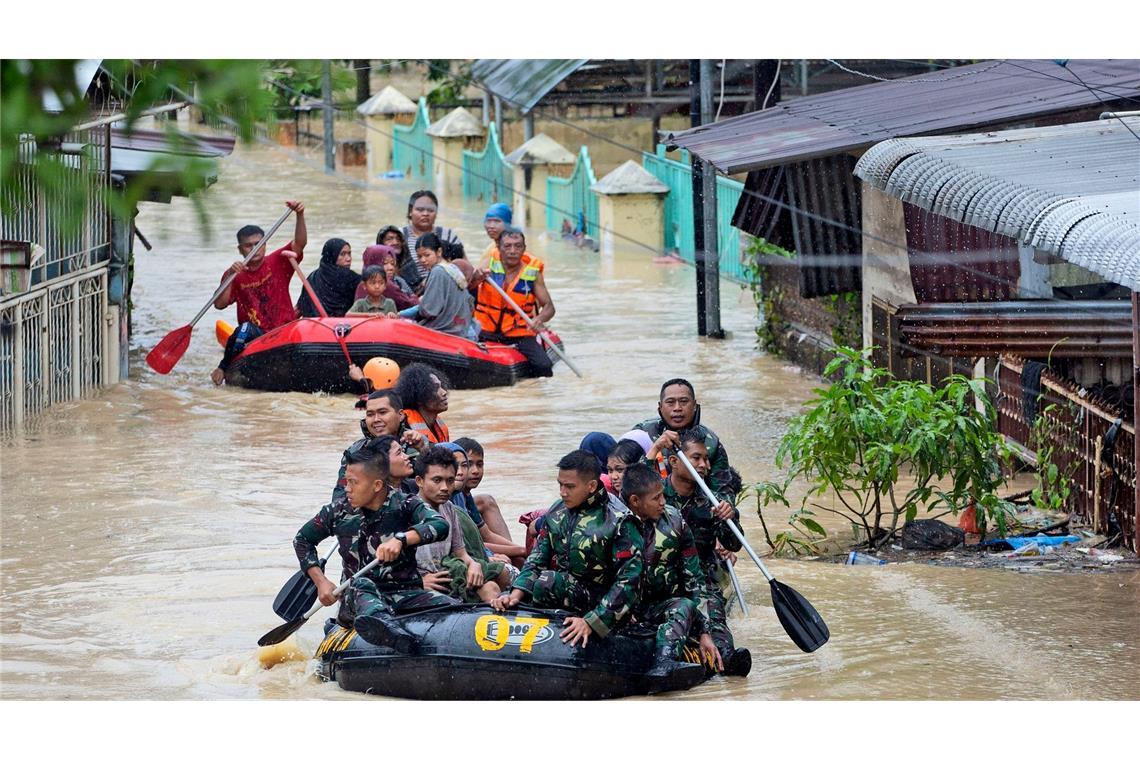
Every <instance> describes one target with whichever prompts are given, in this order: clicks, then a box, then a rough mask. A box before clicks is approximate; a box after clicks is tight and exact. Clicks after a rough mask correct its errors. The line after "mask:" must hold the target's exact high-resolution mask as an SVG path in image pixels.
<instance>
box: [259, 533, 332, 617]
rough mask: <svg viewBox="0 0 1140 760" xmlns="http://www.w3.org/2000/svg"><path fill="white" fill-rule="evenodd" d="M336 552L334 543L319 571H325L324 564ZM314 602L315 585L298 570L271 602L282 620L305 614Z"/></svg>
mask: <svg viewBox="0 0 1140 760" xmlns="http://www.w3.org/2000/svg"><path fill="white" fill-rule="evenodd" d="M336 550H337V545H336V543H335V542H334V543H333V548H332V550H330V551H329V553H328V554H326V555H325V558H324V559H323V560H321V570H324V569H325V563H326V562H328V561H329V557H331V556H332V555H333V552H335V551H336ZM315 601H317V584H315V583H313V579H312V578H310V577H309V574H308V573H303V572H301V571H300V570H298V571H297V572H295V573H293V577H292V578H290V579H289V580H287V581H285V585H284V586H282V587H281V590H280V591H278V592H277V598H276V599H274V600H273V611H274V612H276V613H277V617H279V618H281V619H282V620H293V619H295V618H297V617H298V616H300V615H303V614H305V610H307V609H309V608H310V607H312V606H313V602H315Z"/></svg>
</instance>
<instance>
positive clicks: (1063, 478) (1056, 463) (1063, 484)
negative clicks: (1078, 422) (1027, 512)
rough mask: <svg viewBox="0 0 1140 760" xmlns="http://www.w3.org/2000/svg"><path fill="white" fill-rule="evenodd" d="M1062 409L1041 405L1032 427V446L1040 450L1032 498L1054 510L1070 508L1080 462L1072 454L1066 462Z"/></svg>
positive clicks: (1030, 439)
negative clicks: (1042, 407) (1062, 443)
mask: <svg viewBox="0 0 1140 760" xmlns="http://www.w3.org/2000/svg"><path fill="white" fill-rule="evenodd" d="M1058 411H1059V407H1058V405H1057V404H1050V405H1049V406H1047V407H1045V408H1044V409H1039V410H1038V412H1037V418H1036V419H1034V420H1033V429H1032V430H1030V431H1029V448H1031V449H1032V450H1033V451H1035V452H1036V453H1037V475H1036V479H1037V485H1036V486H1034V488H1033V491H1032V492H1031V493H1030V499H1031V500H1032V501H1033V506H1035V507H1037V508H1038V509H1046V510H1050V511H1053V512H1061V511H1065V510H1067V509H1068V508H1069V498H1070V497H1071V496H1072V493H1073V476H1074V475H1076V472H1077V467H1078V466H1079V465H1080V461H1079V460H1078V459H1077V458H1076V457H1070V458H1069V464H1068V466H1064V467H1063V466H1062V465H1063V460H1061V457H1060V454H1061V449H1060V448H1059V447H1060V446H1061V444H1060V443H1059V439H1060V436H1058V435H1057V433H1058V431H1059V429H1060V428H1061V425H1062V423H1061V421H1060V415H1059V414H1058Z"/></svg>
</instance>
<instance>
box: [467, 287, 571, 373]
mask: <svg viewBox="0 0 1140 760" xmlns="http://www.w3.org/2000/svg"><path fill="white" fill-rule="evenodd" d="M484 282H488V283H490V284H491V287H492V288H494V289H495V290H497V291H499V295H500V296H501V297H502V299H503V300H504V301H506V302H507V303H509V304H510V305H511V308H513V309H514V310H515V311H516V312H518V315H519V316H520V317H522V318H523V321H524V322H526V326H527V327H529V328H530V329H532V330H534V332H535V334H536V335H538V337H539V339H541V340H545V341H546V345H548V346H550V347H551V348H553V349H554V353H556V354H558V358H559V359H561V360H562V361H564V362H565V363H566V366H567V367H569V368H570V369H572V370H574V374H575V375H577V376H578V377H582V376H583V375H582V371H581V370H579V369H578V368H577V367H576V366H574V362H572V361H570V357H568V356H566V354H565V353H563V351H562V349H561V348H559V347H558V344H557V343H555V342H554V341H553V340H551V339H550V338H549V337H548V336H546V335H543V334H542V332H541V331H539V329H538V328H537V327H535V326H534V320H533V319H531V318H530V315H529V314H527V313H526V312H525V311H523V310H522V307H521V306H519V305H518V304H517V303H515V302H514V299H512V298H511V297H510V296H508V295H507V291H505V290H503V288H502V286H501V285H499V283H497V282H495V281H494V280H492V279H491V278H490V276H488V277H487V279H486V280H484Z"/></svg>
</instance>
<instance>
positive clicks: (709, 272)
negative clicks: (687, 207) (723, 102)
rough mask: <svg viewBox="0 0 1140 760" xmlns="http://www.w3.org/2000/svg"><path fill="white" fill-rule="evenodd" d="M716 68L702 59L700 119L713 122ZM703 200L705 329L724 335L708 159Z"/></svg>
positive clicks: (713, 186)
mask: <svg viewBox="0 0 1140 760" xmlns="http://www.w3.org/2000/svg"><path fill="white" fill-rule="evenodd" d="M714 72H715V68H714V65H713V61H712V60H710V59H707V58H706V59H702V60H701V122H702V123H703V124H711V123H712V122H713V79H714V78H715V73H714ZM701 163H702V164H703V166H702V167H701V182H702V184H703V192H702V196H703V197H702V201H703V206H704V218H703V220H702V221H703V222H704V227H705V235H704V251H705V272H704V274H705V303H704V307H705V330H706V334H707V335H708V336H709V337H710V338H724V330H722V329H721V327H720V249H719V248H718V247H717V239H716V223H717V213H716V169H714V168H713V165H712V164H711V163H709V162H708V161H702V162H701Z"/></svg>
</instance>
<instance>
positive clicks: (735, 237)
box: [642, 145, 748, 282]
mask: <svg viewBox="0 0 1140 760" xmlns="http://www.w3.org/2000/svg"><path fill="white" fill-rule="evenodd" d="M642 166H644V167H645V170H646V171H648V172H649V173H650V174H652V175H653V176H654V177H656V178H657V179H659V180H661V182H663V183H664V184H665V185H666V186H667V187H668V188H669V194H668V195H666V196H665V240H664V244H665V248H666V249H667V250H670V251H676V252H677V255H678V256H680V257H681V258H682V259H683V260H685V261H687V262H689V263H692V262H693V253H694V251H695V250H696V247H697V246H696V242H695V241H696V235H695V234H694V230H693V170H692V168H691V166H690V162H689V152H688V151H686V150H682V151H681V160H680V161H674V160H673V159H670V158H666V157H665V146H664V145H658V146H657V151H656V153H655V154H649V153H646V154H643V158H642ZM743 192H744V184H743V183H741V182H737V181H736V180H734V179H729V178H728V177H721V176H717V178H716V215H717V220H716V228H717V236H716V239H717V253H718V258H719V260H720V273H721V276H723V277H728V278H731V279H733V280H736V281H737V282H747V281H748V275H747V274H746V273H745V271H744V265H743V263H742V262H741V260H740V230H738V229H736V228H735V227H733V226H732V216H733V214H734V213H735V212H736V204H737V202H738V201H739V200H740V195H741V193H743Z"/></svg>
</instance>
